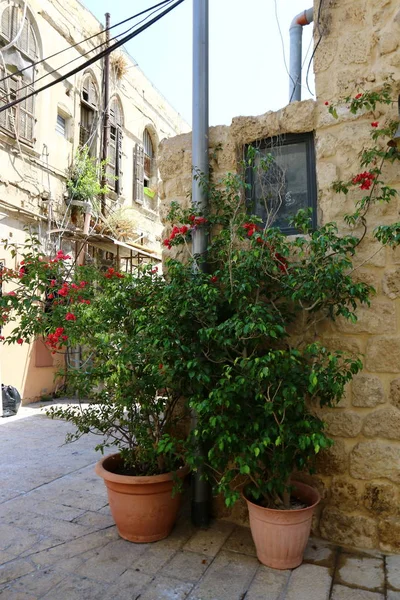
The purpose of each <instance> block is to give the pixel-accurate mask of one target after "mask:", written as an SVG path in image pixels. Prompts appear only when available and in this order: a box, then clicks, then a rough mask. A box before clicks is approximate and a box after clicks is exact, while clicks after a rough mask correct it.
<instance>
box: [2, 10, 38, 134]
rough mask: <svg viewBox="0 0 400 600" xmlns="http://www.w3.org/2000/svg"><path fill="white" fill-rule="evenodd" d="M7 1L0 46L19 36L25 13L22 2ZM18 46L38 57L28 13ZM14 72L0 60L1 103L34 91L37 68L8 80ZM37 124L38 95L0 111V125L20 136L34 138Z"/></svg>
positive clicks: (27, 53) (24, 51)
mask: <svg viewBox="0 0 400 600" xmlns="http://www.w3.org/2000/svg"><path fill="white" fill-rule="evenodd" d="M4 4H7V6H5V8H4V9H3V11H2V12H1V19H0V46H4V45H6V44H8V43H9V42H11V41H12V40H13V39H14V38H15V36H16V34H17V33H18V31H19V29H20V26H21V19H22V17H23V9H22V6H20V5H19V4H18V3H16V2H12V1H11V0H9V2H7V3H2V5H4ZM0 9H1V5H0ZM15 47H16V48H17V49H18V50H19V51H20V52H22V53H23V54H24V55H25V57H27V58H29V59H30V60H31V61H32V62H34V61H37V60H38V58H39V51H38V44H37V40H36V36H35V33H34V30H33V26H32V23H31V22H30V20H29V18H28V17H27V16H26V17H25V20H24V25H23V28H22V32H21V35H20V36H19V38H18V40H17V42H16V44H15ZM11 74H12V73H11V72H10V71H9V70H8V69H5V68H4V64H1V63H0V79H1V81H0V106H2V105H4V104H7V103H8V102H11V101H13V100H17V99H18V98H22V97H24V96H26V95H28V94H30V93H31V92H33V91H34V76H35V70H34V68H32V69H29V71H26V72H25V74H24V73H23V74H22V75H18V76H14V77H10V78H8V79H7V80H5V81H4V78H5V77H6V76H8V75H11ZM34 126H35V99H34V97H33V96H32V97H31V98H27V99H26V100H23V101H22V102H20V103H19V104H17V105H16V106H14V107H12V108H10V109H8V110H6V111H3V112H1V113H0V127H2V128H3V129H5V130H6V131H7V133H8V134H11V135H13V136H16V137H18V138H20V139H21V140H22V141H24V142H29V143H33V142H34Z"/></svg>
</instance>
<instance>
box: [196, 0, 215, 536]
mask: <svg viewBox="0 0 400 600" xmlns="http://www.w3.org/2000/svg"><path fill="white" fill-rule="evenodd" d="M192 116H193V125H192V168H193V176H192V204H193V207H194V208H195V209H196V210H200V211H203V210H204V209H205V208H206V207H207V203H208V192H207V186H205V185H204V183H207V182H208V176H209V168H208V0H193V115H192ZM196 174H200V175H201V179H200V180H199V179H198V178H196V177H195V175H196ZM192 249H193V254H194V255H199V261H197V265H196V266H195V269H194V270H195V273H194V276H196V272H198V271H199V270H202V271H204V270H205V269H206V262H205V259H206V252H207V235H206V231H205V229H204V228H203V226H199V227H198V228H197V229H196V230H194V231H193V233H192ZM197 422H198V421H197V414H196V413H195V412H193V413H192V428H193V429H195V428H196V426H197ZM197 453H198V457H199V459H200V460H199V462H200V463H201V464H203V465H204V449H203V448H202V447H201V445H198V447H197ZM203 474H204V467H200V468H199V469H198V470H197V471H196V472H195V473H193V476H192V522H193V523H194V524H195V525H197V526H202V527H204V526H207V525H208V524H209V521H210V505H211V490H210V485H209V484H208V482H207V481H206V480H205V479H204V477H203Z"/></svg>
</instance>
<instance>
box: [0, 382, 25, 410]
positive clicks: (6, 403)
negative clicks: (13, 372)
mask: <svg viewBox="0 0 400 600" xmlns="http://www.w3.org/2000/svg"><path fill="white" fill-rule="evenodd" d="M1 396H2V401H3V417H12V416H14V415H16V414H17V412H18V409H19V407H20V406H21V396H20V394H19V391H18V390H17V389H16V388H15V387H13V386H12V385H4V384H3V383H2V384H1Z"/></svg>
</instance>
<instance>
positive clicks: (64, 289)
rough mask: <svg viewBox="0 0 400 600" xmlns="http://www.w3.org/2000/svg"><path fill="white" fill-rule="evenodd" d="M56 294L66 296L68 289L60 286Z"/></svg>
mask: <svg viewBox="0 0 400 600" xmlns="http://www.w3.org/2000/svg"><path fill="white" fill-rule="evenodd" d="M57 294H58V295H59V296H68V289H67V288H66V287H63V288H61V290H58V292H57Z"/></svg>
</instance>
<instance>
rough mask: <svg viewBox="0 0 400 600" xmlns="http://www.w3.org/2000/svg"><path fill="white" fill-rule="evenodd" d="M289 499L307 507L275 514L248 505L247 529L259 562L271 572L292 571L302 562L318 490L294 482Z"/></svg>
mask: <svg viewBox="0 0 400 600" xmlns="http://www.w3.org/2000/svg"><path fill="white" fill-rule="evenodd" d="M293 486H294V488H295V489H294V491H293V493H292V495H293V496H294V497H295V498H297V499H298V500H300V501H301V502H304V503H305V504H308V505H309V506H308V507H307V508H301V509H298V510H276V509H273V508H264V507H262V506H257V504H254V503H253V502H250V500H247V498H246V497H244V498H245V500H246V502H247V508H248V509H249V517H250V529H251V535H252V536H253V540H254V544H255V546H256V550H257V558H258V560H259V561H260V562H261V563H262V564H263V565H266V566H267V567H272V568H273V569H294V568H295V567H298V566H299V565H300V564H301V563H302V561H303V554H304V550H305V547H306V545H307V541H308V538H309V536H310V530H311V521H312V517H313V513H314V509H315V507H316V506H317V504H318V503H319V501H320V500H321V497H320V495H319V493H318V492H317V490H315V489H314V488H312V487H310V486H309V485H306V484H305V483H300V482H297V481H295V482H293Z"/></svg>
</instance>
